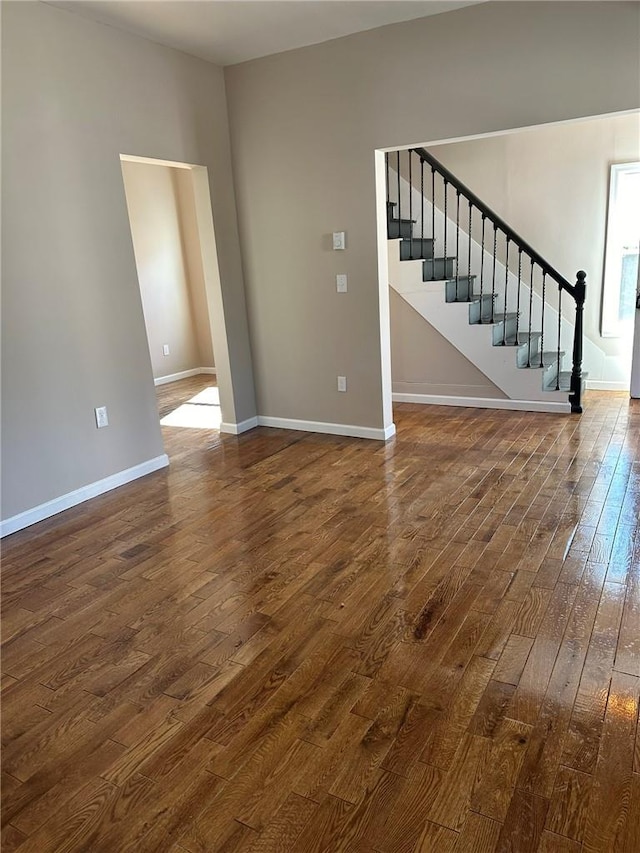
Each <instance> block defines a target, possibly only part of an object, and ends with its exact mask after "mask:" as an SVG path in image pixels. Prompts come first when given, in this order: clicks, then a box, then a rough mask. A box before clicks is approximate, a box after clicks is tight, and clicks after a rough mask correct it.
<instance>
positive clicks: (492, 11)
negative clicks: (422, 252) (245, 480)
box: [225, 2, 640, 427]
mask: <svg viewBox="0 0 640 853" xmlns="http://www.w3.org/2000/svg"><path fill="white" fill-rule="evenodd" d="M638 16H639V7H638V5H637V4H634V3H615V2H613V3H609V2H605V3H599V2H586V3H581V2H567V3H564V2H553V3H545V2H542V3H529V2H515V3H510V2H498V3H482V4H479V5H476V6H471V7H467V8H465V9H461V10H458V11H455V12H450V13H447V14H443V15H435V16H431V17H429V18H424V19H421V20H418V21H411V22H408V23H401V24H396V25H393V26H389V27H384V28H381V29H379V30H372V31H369V32H365V33H359V34H357V35H353V36H348V37H346V38H342V39H337V40H335V41H331V42H327V43H324V44H320V45H315V46H312V47H307V48H303V49H300V50H294V51H290V52H288V53H284V54H280V55H278V56H271V57H266V58H264V59H260V60H255V61H252V62H247V63H244V64H241V65H236V66H232V67H230V68H227V69H225V78H226V83H227V97H228V102H229V118H230V127H231V138H232V146H233V156H234V173H235V185H236V195H237V200H238V210H239V221H240V233H241V239H242V251H243V268H244V272H245V281H246V286H247V303H248V309H249V321H250V329H251V341H252V350H253V354H254V367H255V373H256V393H257V399H258V409H259V412H260V413H261V414H263V415H267V416H276V417H278V416H279V417H290V418H300V419H309V420H320V421H334V422H339V423H346V424H363V425H368V426H374V427H380V426H385V424H384V415H383V391H382V383H381V365H382V363H383V361H384V360H385V358H386V356H385V353H384V348H385V346H386V345H385V344H383V343H382V340H383V337H382V336H381V326H380V323H381V316H380V313H379V305H380V302H379V269H378V246H377V224H376V214H377V208H376V195H375V186H374V174H375V166H374V151H375V149H380V148H389V149H392V148H395V147H398V146H401V145H412V144H418V143H419V142H421V141H424V140H428V141H432V142H433V141H435V140H444V139H452V138H460V137H464V136H469V135H472V134H477V133H485V132H494V131H499V130H506V129H510V128H517V127H524V126H530V125H535V124H543V123H547V122H555V121H560V120H565V119H570V118H575V117H580V116H594V115H600V114H603V113H610V112H615V111H621V110H626V109H632V108H637V107H638V106H639V105H640V92H639V89H640V82H639V79H638V58H639V45H638V37H637V34H638ZM343 229H344V230H346V231H347V239H348V248H347V250H346V251H345V252H332V251H331V247H330V245H331V244H330V241H329V235H330V233H331V232H332V231H334V230H343ZM337 272H346V273H348V275H349V293H348V294H346V295H339V294H336V291H335V274H336V273H337ZM383 307H384V306H383ZM382 321H383V322H387V318H386V317H385V316H383V317H382ZM338 374H340V375H346V376H347V377H348V380H349V392H348V393H347V394H340V393H338V392H337V390H336V375H338Z"/></svg>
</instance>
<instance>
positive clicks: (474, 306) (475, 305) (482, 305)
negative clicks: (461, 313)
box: [469, 294, 502, 340]
mask: <svg viewBox="0 0 640 853" xmlns="http://www.w3.org/2000/svg"><path fill="white" fill-rule="evenodd" d="M492 303H493V298H492V297H491V294H489V295H488V296H486V295H483V297H482V301H481V302H472V303H471V305H469V322H470V323H471V324H472V325H473V324H475V323H479V322H480V321H481V319H482V322H484V323H487V322H490V320H491V309H492ZM501 340H502V338H501Z"/></svg>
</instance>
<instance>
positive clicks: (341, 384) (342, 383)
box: [338, 376, 347, 391]
mask: <svg viewBox="0 0 640 853" xmlns="http://www.w3.org/2000/svg"><path fill="white" fill-rule="evenodd" d="M346 390H347V377H346V376H338V391H346Z"/></svg>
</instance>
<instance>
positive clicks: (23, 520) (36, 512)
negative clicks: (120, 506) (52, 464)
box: [0, 453, 169, 537]
mask: <svg viewBox="0 0 640 853" xmlns="http://www.w3.org/2000/svg"><path fill="white" fill-rule="evenodd" d="M168 464H169V457H168V456H167V454H166V453H163V454H162V456H156V457H155V458H154V459H148V460H147V461H146V462H141V463H140V464H139V465H134V466H133V468H127V469H126V470H125V471H119V472H118V473H117V474H111V475H110V476H109V477H105V478H104V479H103V480H97V481H96V482H95V483H89V484H88V485H86V486H82V487H81V488H80V489H76V490H75V491H73V492H68V493H67V494H66V495H61V496H60V497H59V498H54V499H53V500H51V501H47V502H46V503H43V504H40V505H39V506H36V507H33V509H28V510H26V511H25V512H21V513H18V515H14V516H12V517H11V518H7V519H5V520H4V521H1V522H0V537H4V536H8V535H9V534H10V533H16V532H17V531H18V530H22V529H23V528H25V527H29V526H30V525H31V524H36V523H37V522H38V521H43V520H44V519H45V518H50V517H51V516H52V515H57V514H58V513H59V512H63V511H64V510H65V509H70V507H72V506H77V505H78V504H81V503H84V501H88V500H90V499H91V498H95V497H97V496H98V495H102V494H104V493H105V492H110V491H111V490H112V489H117V488H118V486H124V485H125V483H130V482H131V481H132V480H137V479H138V478H139V477H144V476H145V475H146V474H151V473H153V472H154V471H158V470H159V469H160V468H166V466H167V465H168Z"/></svg>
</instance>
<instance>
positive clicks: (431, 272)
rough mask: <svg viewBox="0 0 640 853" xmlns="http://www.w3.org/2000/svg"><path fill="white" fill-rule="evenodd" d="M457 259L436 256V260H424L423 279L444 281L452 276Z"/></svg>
mask: <svg viewBox="0 0 640 853" xmlns="http://www.w3.org/2000/svg"><path fill="white" fill-rule="evenodd" d="M454 266H455V260H454V259H453V258H447V259H446V260H445V259H444V258H435V259H434V260H428V261H424V262H423V264H422V280H423V281H442V280H443V279H448V278H451V276H452V275H453V268H454Z"/></svg>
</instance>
